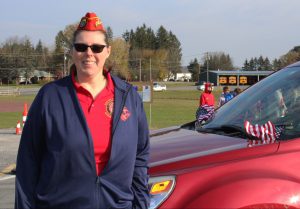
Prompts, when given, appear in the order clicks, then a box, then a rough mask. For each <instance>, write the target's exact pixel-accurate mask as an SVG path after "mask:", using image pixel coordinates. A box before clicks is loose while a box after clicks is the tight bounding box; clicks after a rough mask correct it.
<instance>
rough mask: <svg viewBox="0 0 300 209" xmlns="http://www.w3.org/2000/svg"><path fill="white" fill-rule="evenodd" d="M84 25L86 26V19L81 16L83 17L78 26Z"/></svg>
mask: <svg viewBox="0 0 300 209" xmlns="http://www.w3.org/2000/svg"><path fill="white" fill-rule="evenodd" d="M85 26H86V19H85V18H83V19H82V20H81V21H80V23H79V27H80V28H83V27H85Z"/></svg>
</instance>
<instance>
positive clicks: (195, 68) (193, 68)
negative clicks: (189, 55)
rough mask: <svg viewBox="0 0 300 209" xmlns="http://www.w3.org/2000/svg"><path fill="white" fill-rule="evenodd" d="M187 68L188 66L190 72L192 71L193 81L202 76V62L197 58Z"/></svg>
mask: <svg viewBox="0 0 300 209" xmlns="http://www.w3.org/2000/svg"><path fill="white" fill-rule="evenodd" d="M187 68H188V70H189V72H190V73H192V80H193V81H199V79H200V76H201V72H200V63H199V62H198V60H197V58H195V59H194V60H192V61H190V63H189V65H188V66H187ZM199 73H200V74H199Z"/></svg>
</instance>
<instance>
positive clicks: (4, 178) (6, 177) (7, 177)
mask: <svg viewBox="0 0 300 209" xmlns="http://www.w3.org/2000/svg"><path fill="white" fill-rule="evenodd" d="M15 177H16V176H3V177H0V181H4V180H8V179H12V178H15Z"/></svg>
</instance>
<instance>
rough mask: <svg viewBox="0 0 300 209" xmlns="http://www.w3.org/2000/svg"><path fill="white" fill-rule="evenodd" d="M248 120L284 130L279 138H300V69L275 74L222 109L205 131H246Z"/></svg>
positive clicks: (208, 123)
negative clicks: (232, 128)
mask: <svg viewBox="0 0 300 209" xmlns="http://www.w3.org/2000/svg"><path fill="white" fill-rule="evenodd" d="M245 121H249V122H250V123H251V124H260V125H262V124H265V123H267V122H268V121H271V122H272V123H273V124H274V125H275V127H277V126H281V127H283V128H284V131H283V134H282V135H281V136H280V139H291V138H297V137H300V66H299V65H298V66H294V67H293V66H291V67H288V68H285V69H282V70H280V71H279V72H277V73H274V74H272V75H270V76H268V77H267V78H265V79H264V80H262V81H260V82H259V83H257V84H256V85H254V86H251V87H250V88H249V89H247V90H246V91H245V92H243V93H241V94H239V95H238V96H237V97H235V98H234V99H232V100H231V101H229V102H228V103H226V104H225V105H224V106H222V107H221V108H219V109H218V110H217V111H216V113H215V116H214V118H213V119H211V120H210V121H208V122H207V123H206V124H205V125H203V126H202V128H203V129H204V130H205V129H206V130H209V129H210V130H213V129H217V128H220V127H235V129H241V130H243V129H244V128H245V126H244V124H245Z"/></svg>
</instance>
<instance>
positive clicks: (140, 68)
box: [140, 58, 142, 82]
mask: <svg viewBox="0 0 300 209" xmlns="http://www.w3.org/2000/svg"><path fill="white" fill-rule="evenodd" d="M140 82H142V59H141V58H140Z"/></svg>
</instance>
